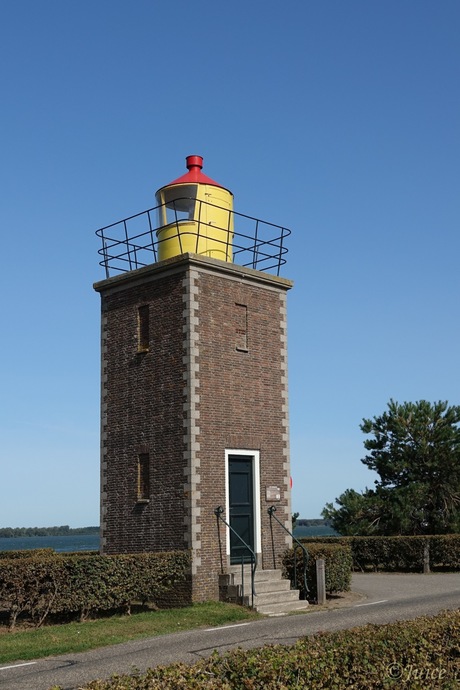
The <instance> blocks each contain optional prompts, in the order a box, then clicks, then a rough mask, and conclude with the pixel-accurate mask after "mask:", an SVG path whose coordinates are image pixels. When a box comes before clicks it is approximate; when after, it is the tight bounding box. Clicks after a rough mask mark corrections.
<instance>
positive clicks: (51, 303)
mask: <svg viewBox="0 0 460 690" xmlns="http://www.w3.org/2000/svg"><path fill="white" fill-rule="evenodd" d="M459 32H460V3H459V2H458V0H442V2H435V1H434V0H433V1H431V0H430V1H428V0H385V1H383V0H381V1H378V2H377V1H376V2H369V0H316V1H312V0H287V1H286V2H285V3H280V2H273V1H271V0H264V1H262V0H251V2H247V1H246V2H243V1H242V0H233V2H231V3H219V2H216V1H215V0H214V1H211V0H196V1H195V2H190V1H189V0H187V1H186V0H177V1H176V2H175V3H173V2H168V3H167V2H159V1H157V2H154V1H153V0H149V1H148V0H135V2H128V0H125V1H123V2H122V1H120V0H92V1H91V2H90V0H80V1H79V2H76V0H74V1H71V0H66V1H64V0H41V2H36V0H16V1H15V2H10V3H2V7H1V8H0V55H1V63H2V66H3V69H2V71H1V73H0V88H1V95H2V106H1V109H0V123H1V127H0V138H1V148H0V150H1V158H0V218H1V226H2V231H1V237H2V241H1V251H2V253H3V261H2V269H1V271H0V289H1V294H2V300H1V314H2V325H3V328H2V331H3V337H2V338H1V341H0V353H1V362H2V365H1V396H0V430H1V431H0V438H1V445H0V454H1V479H2V482H1V483H2V500H1V502H0V526H13V527H15V526H22V525H27V526H32V525H54V524H69V525H71V526H72V527H77V526H83V525H90V524H98V521H99V296H98V295H97V294H96V293H95V292H93V289H92V284H93V282H95V281H97V280H101V279H102V278H103V277H104V276H103V272H102V269H101V268H100V267H99V266H98V255H97V250H98V248H99V244H98V240H97V238H96V237H95V235H94V231H95V230H96V229H97V228H99V227H101V226H103V225H107V224H109V223H111V222H114V221H117V220H119V219H121V218H124V217H126V216H128V215H131V214H133V213H136V212H138V211H142V210H144V209H146V208H149V207H151V206H154V205H155V200H154V192H155V190H156V189H158V188H159V187H161V186H162V185H163V184H165V183H167V182H169V181H170V180H172V179H174V178H176V177H178V176H179V175H181V174H182V173H183V172H185V168H184V162H185V156H187V155H188V154H200V155H202V156H204V159H205V168H204V172H205V173H206V174H208V175H209V176H210V177H212V178H214V179H216V180H218V181H219V182H221V183H222V184H223V185H224V186H226V187H228V188H229V189H231V190H232V192H233V193H234V195H235V210H237V211H239V212H241V213H247V214H249V215H253V216H256V217H259V218H262V219H264V220H268V221H271V222H273V223H277V224H280V225H284V226H286V227H289V228H291V230H292V232H293V234H292V236H291V238H290V242H289V250H290V252H289V255H288V264H287V266H286V268H285V271H284V276H285V277H287V278H290V279H292V280H293V281H294V283H295V286H294V289H293V290H292V291H291V292H290V294H289V299H288V310H289V311H288V315H289V376H290V417H291V463H292V476H293V483H294V486H293V510H295V511H298V512H300V514H301V516H302V517H319V516H320V513H321V510H322V508H323V507H324V505H325V503H326V502H328V501H332V500H334V498H335V497H336V496H338V495H339V494H340V493H342V492H343V491H344V490H345V489H346V488H354V489H356V490H361V489H364V488H365V487H366V486H371V485H372V483H373V479H374V477H373V475H372V473H371V472H370V471H369V470H368V469H367V468H366V467H365V466H364V465H362V463H361V462H360V458H361V457H363V456H364V448H363V441H364V440H365V437H364V435H363V434H362V432H361V431H360V429H359V424H360V423H361V420H362V418H363V417H372V416H374V415H377V414H380V413H381V412H383V410H384V409H385V407H386V404H387V402H388V400H389V399H390V398H391V397H392V398H394V399H396V400H398V401H400V402H403V401H405V400H411V401H415V400H419V399H422V398H424V399H427V400H430V401H435V400H439V399H442V400H448V401H449V402H450V403H451V404H460V399H459V390H460V388H459V384H460V380H459V379H460V377H459V360H458V351H459V347H458V341H459V335H460V333H459V330H460V328H459V282H460V281H459V271H458V262H459V255H460V251H459V250H460V240H459V232H458V228H459V219H460V195H459V188H460V90H459V83H460V74H459V72H460V44H459V40H458V36H459Z"/></svg>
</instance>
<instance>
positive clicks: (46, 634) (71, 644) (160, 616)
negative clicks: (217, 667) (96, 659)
mask: <svg viewBox="0 0 460 690" xmlns="http://www.w3.org/2000/svg"><path fill="white" fill-rule="evenodd" d="M256 617H258V616H257V614H255V613H253V612H252V611H250V610H249V609H245V608H243V607H242V606H236V605H233V604H224V603H222V602H214V601H211V602H206V603H203V604H194V605H193V606H189V607H186V608H183V609H168V610H160V611H148V612H144V613H136V614H133V615H131V616H112V617H110V618H100V619H97V620H90V621H85V622H83V623H77V622H74V623H66V624H63V625H47V626H44V627H43V628H39V629H35V630H17V631H15V632H6V631H1V632H0V664H5V663H8V662H12V661H28V660H30V659H41V658H43V657H46V656H57V655H59V654H68V653H69V652H70V653H75V652H85V651H88V650H89V649H96V648H98V647H106V646H109V645H114V644H118V643H120V642H128V641H129V640H136V639H140V638H143V637H156V636H158V635H168V634H170V633H174V632H180V631H183V630H193V629H195V628H200V627H203V626H206V627H210V626H218V625H225V624H227V623H232V622H238V621H241V620H247V619H253V618H256Z"/></svg>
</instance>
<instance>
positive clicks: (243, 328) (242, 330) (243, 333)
mask: <svg viewBox="0 0 460 690" xmlns="http://www.w3.org/2000/svg"><path fill="white" fill-rule="evenodd" d="M235 312H236V314H235V316H236V329H235V331H236V332H235V336H236V349H237V350H239V351H241V352H247V351H248V308H247V306H246V304H235Z"/></svg>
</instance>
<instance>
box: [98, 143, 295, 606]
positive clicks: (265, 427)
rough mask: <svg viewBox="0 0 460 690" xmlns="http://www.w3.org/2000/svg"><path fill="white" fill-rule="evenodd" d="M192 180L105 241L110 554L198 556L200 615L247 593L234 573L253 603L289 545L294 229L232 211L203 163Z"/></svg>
mask: <svg viewBox="0 0 460 690" xmlns="http://www.w3.org/2000/svg"><path fill="white" fill-rule="evenodd" d="M186 168H187V172H185V174H183V175H182V176H180V177H178V178H177V179H175V180H174V181H173V182H170V183H168V184H164V185H162V186H160V188H159V189H158V191H157V192H156V206H155V207H153V208H150V209H148V210H147V211H143V212H142V213H139V214H136V215H134V216H131V217H129V218H125V219H123V220H122V221H118V222H117V223H113V224H112V225H110V226H107V227H105V228H101V229H100V230H98V231H97V235H98V236H99V237H100V239H101V249H100V252H99V253H100V255H101V262H100V263H101V265H102V267H103V268H104V270H105V278H104V279H103V280H101V281H99V282H97V283H95V285H94V288H95V290H96V291H97V292H98V293H100V296H101V551H102V552H103V553H105V554H115V553H136V552H143V551H159V552H160V551H171V550H189V551H190V552H191V555H192V568H191V573H190V600H191V601H204V600H209V599H218V598H219V597H222V596H223V592H224V596H225V592H235V591H236V592H239V593H240V594H241V591H242V586H243V587H244V585H242V584H241V583H240V582H239V581H238V575H236V574H235V566H237V568H240V566H241V569H242V573H243V575H244V572H245V570H244V569H245V568H246V572H248V573H249V574H248V575H247V581H246V591H247V592H248V589H249V588H250V589H251V590H252V592H251V593H252V594H253V595H254V593H255V594H256V598H257V597H260V596H261V593H259V592H257V589H258V586H257V578H256V581H255V584H254V579H255V577H254V574H255V573H257V577H258V578H260V577H261V576H263V574H264V573H265V574H267V577H268V573H269V572H273V571H276V573H277V574H276V578H278V577H279V576H280V572H281V571H280V564H281V558H282V555H283V553H284V552H285V550H286V549H287V548H288V547H289V546H290V545H291V543H292V541H291V536H290V529H291V497H290V459H289V416H288V377H287V308H286V299H287V293H288V291H289V290H290V289H291V287H292V282H291V281H289V280H288V279H286V278H284V277H282V276H281V275H280V272H281V270H282V268H283V265H284V264H285V262H286V251H287V249H286V239H287V237H288V236H289V234H290V231H289V230H288V229H286V228H283V227H281V226H277V225H274V224H273V223H268V222H266V221H262V220H259V219H257V218H255V217H252V216H247V215H243V214H241V213H239V212H237V211H235V210H234V208H233V194H232V193H231V192H230V191H229V190H228V189H227V188H226V187H225V186H224V185H222V184H220V183H218V182H215V181H214V180H213V179H211V178H210V177H208V176H207V175H205V174H204V173H203V159H202V157H201V156H198V155H192V156H188V157H187V158H186ZM269 509H271V512H270V510H269ZM275 511H276V518H277V520H276V521H274V520H273V513H274V512H275ZM235 578H236V579H235ZM250 579H252V582H251V584H249V582H250ZM235 583H237V584H235ZM227 585H229V586H227ZM232 585H234V588H233V589H232ZM262 589H263V588H262ZM291 594H292V593H291ZM293 596H294V599H296V595H295V594H294V595H293ZM291 598H292V597H291ZM297 599H298V594H297ZM258 601H259V607H258V608H259V609H260V610H263V603H264V602H263V600H262V599H260V598H259V599H258ZM297 603H298V602H297ZM293 605H294V604H293Z"/></svg>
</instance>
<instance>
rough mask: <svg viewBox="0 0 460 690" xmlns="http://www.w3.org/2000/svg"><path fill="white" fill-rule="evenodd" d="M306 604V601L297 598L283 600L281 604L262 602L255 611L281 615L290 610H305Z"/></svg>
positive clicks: (269, 614) (267, 614)
mask: <svg viewBox="0 0 460 690" xmlns="http://www.w3.org/2000/svg"><path fill="white" fill-rule="evenodd" d="M308 606H309V604H308V601H301V600H300V599H298V600H297V601H290V602H286V601H285V602H283V603H281V604H263V605H260V607H259V606H258V607H257V611H258V613H262V614H263V615H265V616H283V615H285V614H287V613H291V612H292V611H305V610H306V609H308Z"/></svg>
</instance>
